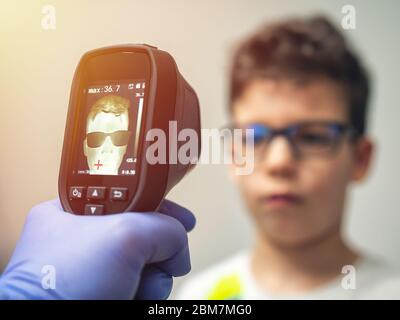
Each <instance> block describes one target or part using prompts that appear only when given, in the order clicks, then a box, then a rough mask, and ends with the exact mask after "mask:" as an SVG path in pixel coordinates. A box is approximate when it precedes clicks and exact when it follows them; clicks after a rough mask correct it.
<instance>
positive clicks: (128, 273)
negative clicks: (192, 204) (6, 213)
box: [0, 200, 195, 299]
mask: <svg viewBox="0 0 400 320" xmlns="http://www.w3.org/2000/svg"><path fill="white" fill-rule="evenodd" d="M159 211H160V212H162V213H157V212H145V213H138V212H132V213H122V214H115V215H106V216H77V215H73V214H70V213H66V212H64V211H63V209H62V207H61V204H60V202H59V200H53V201H49V202H45V203H42V204H39V205H37V206H35V207H34V208H33V209H32V210H31V211H30V213H29V215H28V217H27V219H26V222H25V226H24V229H23V231H22V235H21V238H20V239H19V242H18V244H17V247H16V249H15V251H14V254H13V256H12V258H11V260H10V262H9V264H8V266H7V268H6V270H5V272H4V274H3V275H2V277H1V278H0V298H2V299H132V298H136V299H165V298H167V297H168V296H169V294H170V292H171V288H172V277H173V276H175V277H177V276H182V275H184V274H186V273H188V272H189V271H190V258H189V249H188V240H187V233H186V232H187V231H190V230H191V229H192V228H193V227H194V224H195V218H194V216H193V214H192V213H191V212H190V211H188V210H187V209H185V208H183V207H181V206H179V205H177V204H175V203H173V202H171V201H168V200H164V201H163V203H162V205H161V207H160V210H159ZM54 271H55V283H54V282H53V280H51V279H54V278H53V277H52V276H53V275H54ZM43 283H44V286H43ZM54 284H55V289H52V287H53V285H54ZM49 286H50V288H48V287H49ZM45 288H47V289H45Z"/></svg>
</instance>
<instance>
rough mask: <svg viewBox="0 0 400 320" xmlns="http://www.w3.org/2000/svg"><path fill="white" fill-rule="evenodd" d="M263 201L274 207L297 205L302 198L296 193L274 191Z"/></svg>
mask: <svg viewBox="0 0 400 320" xmlns="http://www.w3.org/2000/svg"><path fill="white" fill-rule="evenodd" d="M263 202H264V203H265V204H266V205H267V206H269V207H274V208H279V207H286V206H293V205H297V204H299V203H301V202H302V198H301V197H300V196H298V195H296V194H294V193H289V192H285V193H273V194H270V195H268V196H266V197H264V198H263Z"/></svg>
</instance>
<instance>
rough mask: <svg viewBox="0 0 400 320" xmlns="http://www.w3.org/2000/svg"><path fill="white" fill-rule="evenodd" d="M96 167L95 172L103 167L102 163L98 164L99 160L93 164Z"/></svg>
mask: <svg viewBox="0 0 400 320" xmlns="http://www.w3.org/2000/svg"><path fill="white" fill-rule="evenodd" d="M94 165H95V166H96V167H97V170H99V169H100V167H101V166H103V164H102V163H100V160H97V163H95V164H94Z"/></svg>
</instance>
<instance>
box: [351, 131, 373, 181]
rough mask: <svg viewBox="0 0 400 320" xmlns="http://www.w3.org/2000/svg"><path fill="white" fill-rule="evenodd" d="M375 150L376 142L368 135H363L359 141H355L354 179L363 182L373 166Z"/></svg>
mask: <svg viewBox="0 0 400 320" xmlns="http://www.w3.org/2000/svg"><path fill="white" fill-rule="evenodd" d="M374 152H375V146H374V143H373V141H372V140H371V139H370V138H368V137H361V138H360V139H359V141H357V142H356V143H355V146H354V167H353V174H352V181H354V182H361V181H362V180H364V178H365V177H366V176H367V174H368V170H369V168H370V167H371V162H372V157H373V154H374Z"/></svg>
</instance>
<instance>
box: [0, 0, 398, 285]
mask: <svg viewBox="0 0 400 320" xmlns="http://www.w3.org/2000/svg"><path fill="white" fill-rule="evenodd" d="M46 4H49V5H52V6H54V8H55V9H56V29H55V30H44V29H43V28H42V26H41V20H42V17H43V14H42V8H43V6H44V5H46ZM345 4H351V5H353V6H354V7H355V8H356V17H357V20H356V23H357V24H356V29H355V30H347V31H344V32H345V33H346V35H347V36H348V37H349V38H350V39H352V40H353V41H354V45H355V46H356V48H358V51H359V52H360V53H361V54H362V56H363V57H364V59H365V60H366V62H367V65H368V66H369V68H370V69H371V70H372V71H373V75H374V80H375V81H374V92H373V97H372V103H371V107H372V112H371V114H370V120H371V121H370V129H371V130H370V132H371V134H372V136H373V137H374V138H375V140H376V141H377V143H378V150H377V151H378V153H377V157H376V158H375V161H374V166H373V171H372V173H371V175H370V177H369V178H368V179H367V181H366V182H365V184H363V185H360V186H355V188H354V191H352V197H351V201H350V203H349V204H348V208H347V209H348V212H347V221H346V234H347V236H348V238H349V239H350V240H351V241H352V242H353V243H354V245H356V246H358V247H361V248H363V249H365V250H368V251H370V252H372V253H374V254H377V255H380V256H382V257H384V258H387V259H389V260H392V261H396V262H400V250H398V244H399V242H400V232H399V231H398V228H399V227H400V204H399V199H400V197H399V196H400V193H399V180H400V170H399V163H400V148H399V147H400V145H399V140H398V136H399V132H398V119H399V117H400V109H399V106H398V101H399V89H398V87H397V85H398V83H399V81H398V77H399V74H400V63H399V60H398V57H399V52H400V42H399V40H398V35H399V32H400V22H399V19H398V16H399V13H400V2H399V1H395V0H393V1H388V0H386V1H373V0H369V1H366V0H363V1H355V0H352V1H351V2H350V3H349V2H347V1H324V0H319V1H316V0H313V1H311V0H309V1H305V0H302V1H301V0H298V1H289V0H281V1H278V2H277V1H269V0H247V1H239V0H235V1H228V0H226V1H211V0H203V1H183V0H169V1H161V0H160V1H155V0H146V1H143V0H142V1H137V0H131V1H125V0H119V1H66V0H65V1H60V0H52V1H50V0H49V1H36V0H30V1H22V0H18V1H16V0H7V1H6V0H1V2H0V21H1V22H0V41H1V45H0V145H1V147H2V148H1V158H0V177H1V179H0V270H2V268H4V267H5V265H6V263H7V261H8V259H9V257H10V254H11V253H12V250H13V248H14V246H15V244H16V241H17V239H18V236H19V234H20V231H21V229H22V226H23V222H24V219H25V216H26V214H27V213H28V211H29V209H30V208H31V207H32V206H33V205H34V204H36V203H38V202H41V201H44V200H47V199H51V198H55V197H57V178H58V169H59V161H60V154H61V148H62V142H63V135H64V125H65V116H66V112H67V106H68V99H69V90H70V84H71V80H72V76H73V72H74V69H75V66H76V64H77V63H78V60H79V58H80V56H81V55H82V54H83V53H84V52H86V51H87V50H90V49H93V48H96V47H100V46H105V45H112V44H118V43H149V44H153V45H156V46H158V47H159V48H160V49H163V50H166V51H168V52H170V53H171V54H172V55H173V56H174V57H175V59H176V61H177V64H178V66H179V68H180V71H181V72H182V74H183V75H184V76H185V78H186V79H187V80H188V81H189V83H191V84H192V86H193V87H194V88H195V90H196V91H197V93H198V96H199V99H200V103H201V111H202V125H203V127H204V128H218V127H220V126H221V125H223V124H225V123H226V121H227V117H226V101H227V98H226V92H227V69H228V62H229V60H228V59H229V57H230V54H231V52H232V48H233V46H234V45H235V42H236V40H237V39H239V38H241V37H242V36H245V35H246V34H248V33H249V32H250V31H252V30H253V29H254V28H255V27H257V26H259V25H260V24H261V23H263V22H266V21H270V20H273V19H277V18H280V17H286V16H288V15H293V14H300V15H304V14H306V15H308V14H313V13H323V14H326V15H328V16H329V17H331V18H332V20H333V21H334V22H336V23H337V24H338V25H340V22H341V19H342V16H343V15H342V13H341V10H342V7H343V5H345ZM169 198H170V199H172V200H175V201H177V202H178V203H180V204H182V205H184V206H186V207H188V208H190V209H191V210H192V211H193V212H194V213H195V214H196V216H197V228H196V229H195V230H194V231H193V232H192V233H191V234H190V236H189V237H190V246H191V253H192V266H193V272H198V271H200V270H202V269H203V268H205V267H206V266H209V265H211V264H213V263H214V262H216V261H219V260H221V259H223V258H225V257H227V256H229V255H231V254H232V253H234V252H236V251H237V250H239V249H241V248H244V247H245V246H248V245H249V244H250V243H251V241H252V239H251V225H250V223H249V222H248V220H247V218H246V215H247V213H246V210H245V208H244V207H243V205H242V204H241V201H240V198H239V195H238V193H237V191H236V190H235V188H234V186H233V185H232V184H231V182H230V180H229V178H228V174H227V170H226V168H224V167H223V166H220V165H218V166H217V165H201V166H198V167H197V168H196V169H195V170H194V171H193V172H192V173H191V174H190V175H189V176H187V177H186V178H185V179H184V180H183V181H182V182H181V183H180V184H179V185H178V186H176V187H175V189H174V190H173V191H172V192H171V193H170V195H169ZM183 280H184V279H183ZM181 281H182V279H177V281H176V287H178V286H179V284H180V283H181Z"/></svg>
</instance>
